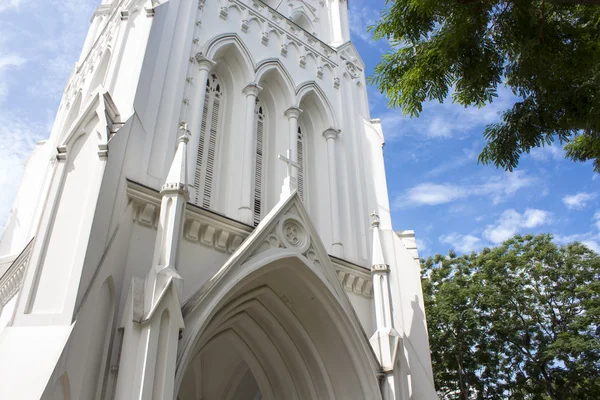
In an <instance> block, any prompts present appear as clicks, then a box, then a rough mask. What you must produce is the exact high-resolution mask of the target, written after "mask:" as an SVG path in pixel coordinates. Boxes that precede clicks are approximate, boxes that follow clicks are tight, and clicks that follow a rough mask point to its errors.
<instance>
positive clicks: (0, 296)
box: [0, 240, 33, 309]
mask: <svg viewBox="0 0 600 400" xmlns="http://www.w3.org/2000/svg"><path fill="white" fill-rule="evenodd" d="M32 248H33V240H32V241H31V242H29V244H28V245H27V246H26V247H25V249H24V250H23V251H22V252H21V254H19V256H18V257H17V259H16V260H15V261H14V262H13V263H12V264H11V266H10V267H9V268H8V270H6V272H5V273H4V275H2V277H1V278H0V309H2V307H4V306H5V305H6V304H7V303H8V302H9V301H10V299H12V298H13V297H14V296H15V295H16V294H17V293H18V292H19V289H21V285H22V284H23V278H24V277H25V270H26V269H27V264H28V263H29V256H30V255H31V250H32Z"/></svg>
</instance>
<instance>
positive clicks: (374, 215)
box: [371, 211, 380, 228]
mask: <svg viewBox="0 0 600 400" xmlns="http://www.w3.org/2000/svg"><path fill="white" fill-rule="evenodd" d="M371 217H372V218H373V221H371V226H372V227H373V228H379V222H380V219H379V215H378V214H377V211H373V212H372V213H371Z"/></svg>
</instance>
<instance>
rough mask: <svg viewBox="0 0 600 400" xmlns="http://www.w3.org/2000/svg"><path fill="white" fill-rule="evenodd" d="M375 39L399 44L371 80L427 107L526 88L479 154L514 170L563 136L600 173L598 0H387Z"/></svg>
mask: <svg viewBox="0 0 600 400" xmlns="http://www.w3.org/2000/svg"><path fill="white" fill-rule="evenodd" d="M387 5H388V7H387V8H386V9H385V10H384V11H383V12H382V16H381V20H380V21H379V22H378V24H377V25H375V26H373V27H371V29H372V30H373V33H374V38H375V39H388V40H389V41H390V43H391V44H392V50H391V51H390V52H389V53H387V54H385V55H384V57H383V59H382V61H381V62H380V63H379V64H378V65H377V67H376V68H375V74H374V75H373V76H372V77H371V82H372V83H374V84H376V85H377V86H378V87H379V89H380V90H381V92H382V93H385V94H386V95H387V97H388V99H389V104H390V106H392V107H401V108H402V110H403V112H404V113H405V114H408V115H410V116H418V115H419V113H420V112H421V111H422V104H423V102H425V101H428V100H438V101H440V102H442V101H444V100H445V99H446V98H447V97H448V95H449V93H450V91H452V99H453V101H455V102H457V103H458V104H461V105H463V106H465V107H467V106H478V107H481V106H484V105H486V104H488V103H490V102H492V100H493V99H494V98H495V97H496V96H497V90H498V85H499V84H501V83H502V82H504V84H505V85H506V86H507V87H509V88H510V89H511V90H512V92H513V93H514V94H515V95H517V96H518V97H519V99H520V100H519V101H517V102H516V103H515V104H514V105H513V107H512V108H511V109H508V110H506V111H505V112H504V113H503V116H502V119H501V122H499V123H495V124H491V125H489V126H487V127H486V129H485V132H484V137H485V139H486V141H487V144H486V146H485V148H484V149H483V151H482V153H481V154H480V156H479V161H480V162H482V163H484V164H488V163H493V164H495V165H496V166H497V167H501V168H504V169H506V170H511V171H512V170H513V169H514V168H515V167H516V166H517V165H518V162H519V157H520V155H521V154H522V153H524V152H525V153H529V151H530V150H531V149H532V148H534V147H539V146H544V145H549V144H551V143H552V142H554V141H556V140H558V142H560V143H561V144H565V143H566V145H565V148H566V150H567V157H569V158H570V159H572V160H576V161H586V160H594V168H595V170H596V172H600V6H599V5H600V1H599V0H509V1H506V0H387Z"/></svg>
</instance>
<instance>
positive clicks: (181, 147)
mask: <svg viewBox="0 0 600 400" xmlns="http://www.w3.org/2000/svg"><path fill="white" fill-rule="evenodd" d="M180 129H181V130H183V131H184V132H185V131H187V124H186V123H185V122H182V123H181V127H180ZM188 142H189V138H188V137H187V136H186V135H185V134H183V135H181V136H180V137H179V144H178V145H177V151H176V152H175V157H173V163H172V164H171V169H170V170H169V174H168V175H167V180H166V181H165V184H164V185H163V186H162V189H161V191H160V193H161V194H165V193H169V192H181V193H182V194H184V195H185V197H186V200H188V198H189V192H188V189H187V143H188Z"/></svg>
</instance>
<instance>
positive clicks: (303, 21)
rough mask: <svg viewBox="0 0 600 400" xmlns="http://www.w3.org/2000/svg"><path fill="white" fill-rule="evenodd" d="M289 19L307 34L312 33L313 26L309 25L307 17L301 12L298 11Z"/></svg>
mask: <svg viewBox="0 0 600 400" xmlns="http://www.w3.org/2000/svg"><path fill="white" fill-rule="evenodd" d="M291 19H292V21H293V22H294V23H295V24H296V25H298V26H299V27H300V28H302V29H304V30H305V31H307V32H308V33H313V25H312V24H311V22H310V19H308V17H307V16H306V14H305V13H304V12H303V11H298V12H296V13H294V15H292V18H291Z"/></svg>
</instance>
